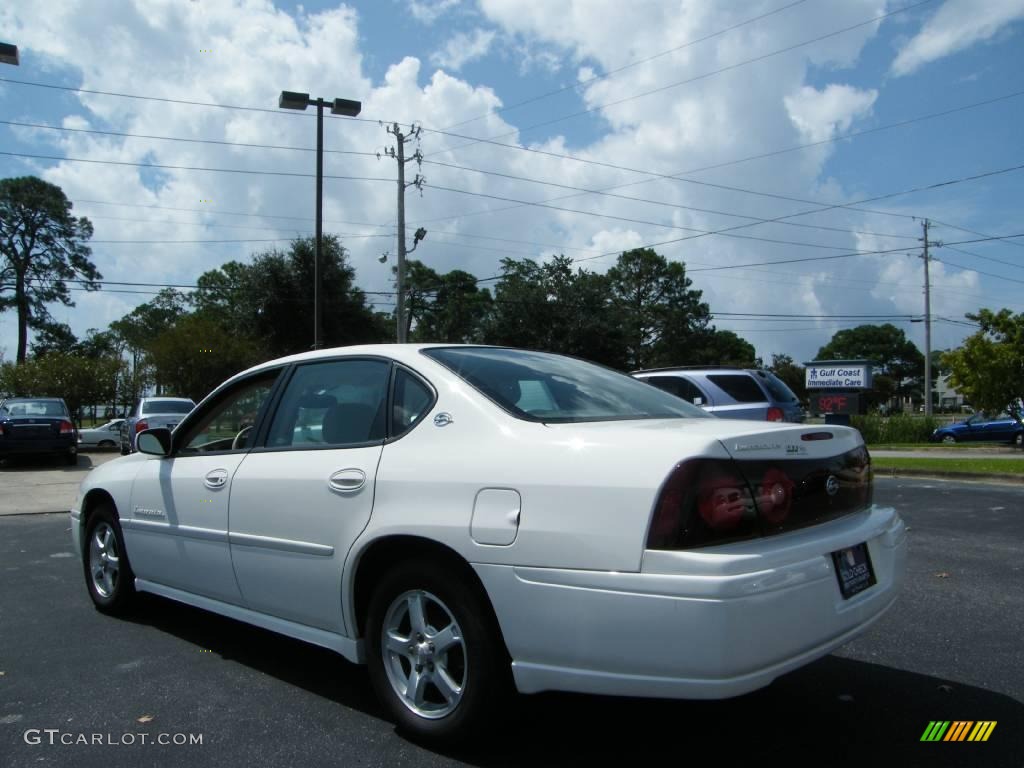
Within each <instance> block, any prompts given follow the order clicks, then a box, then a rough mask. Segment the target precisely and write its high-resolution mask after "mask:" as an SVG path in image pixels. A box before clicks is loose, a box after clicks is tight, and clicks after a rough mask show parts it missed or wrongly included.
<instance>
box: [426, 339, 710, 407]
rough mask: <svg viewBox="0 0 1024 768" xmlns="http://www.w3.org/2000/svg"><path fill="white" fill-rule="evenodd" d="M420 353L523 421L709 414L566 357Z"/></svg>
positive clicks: (489, 351) (488, 351)
mask: <svg viewBox="0 0 1024 768" xmlns="http://www.w3.org/2000/svg"><path fill="white" fill-rule="evenodd" d="M423 354H425V355H427V356H428V357H431V358H433V359H434V360H436V361H437V362H439V363H441V364H442V365H443V366H445V367H446V368H449V369H450V370H452V371H453V372H454V373H456V374H457V375H458V376H460V377H461V378H463V379H465V380H466V381H467V382H469V383H470V384H471V385H472V386H473V387H474V388H475V389H477V390H479V391H480V392H481V393H482V394H484V395H486V396H487V397H488V398H490V399H491V400H493V401H494V402H495V403H497V404H498V405H500V406H501V407H502V408H504V409H505V410H506V411H508V412H509V413H511V414H512V415H513V416H516V417H518V418H520V419H525V420H528V421H542V422H548V423H562V422H576V421H614V420H619V419H679V418H697V419H703V418H710V417H709V415H708V414H707V413H705V412H704V411H703V410H702V409H701V408H697V407H696V406H693V405H690V404H689V403H687V402H684V401H682V400H680V399H679V398H677V397H673V396H672V395H670V394H668V393H666V392H662V391H661V390H660V389H656V388H655V387H652V386H650V385H648V384H646V383H644V382H642V381H637V380H636V379H633V378H631V377H629V376H626V375H625V374H623V373H618V372H616V371H613V370H611V369H609V368H603V367H601V366H599V365H594V364H593V363H587V362H584V361H582V360H576V359H573V358H571V357H563V356H561V355H552V354H548V353H545V352H527V351H524V350H517V349H494V348H488V347H444V348H435V349H425V350H423Z"/></svg>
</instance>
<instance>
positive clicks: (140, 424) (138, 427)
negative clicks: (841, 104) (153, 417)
mask: <svg viewBox="0 0 1024 768" xmlns="http://www.w3.org/2000/svg"><path fill="white" fill-rule="evenodd" d="M144 429H149V422H148V421H146V420H145V419H139V420H138V421H136V422H135V434H136V435H137V434H139V432H142V431H143V430H144Z"/></svg>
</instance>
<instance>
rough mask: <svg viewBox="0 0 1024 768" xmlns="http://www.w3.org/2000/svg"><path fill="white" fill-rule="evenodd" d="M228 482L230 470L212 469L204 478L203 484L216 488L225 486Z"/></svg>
mask: <svg viewBox="0 0 1024 768" xmlns="http://www.w3.org/2000/svg"><path fill="white" fill-rule="evenodd" d="M227 482H228V471H227V470H226V469H211V470H210V471H209V472H207V473H206V477H204V478H203V485H205V486H206V487H207V488H212V489H214V490H216V489H217V488H223V487H224V486H225V485H226V484H227Z"/></svg>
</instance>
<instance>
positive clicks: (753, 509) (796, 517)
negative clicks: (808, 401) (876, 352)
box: [647, 446, 872, 550]
mask: <svg viewBox="0 0 1024 768" xmlns="http://www.w3.org/2000/svg"><path fill="white" fill-rule="evenodd" d="M871 501H872V476H871V460H870V457H869V456H868V453H867V451H866V450H865V449H864V448H863V446H862V447H859V448H855V449H854V450H852V451H848V452H846V453H844V454H840V455H838V456H830V457H827V458H821V459H783V460H775V461H757V460H732V459H727V460H721V459H690V460H688V461H684V462H681V463H680V464H677V465H676V466H675V467H674V468H673V470H672V472H671V473H670V474H669V476H668V478H667V479H666V480H665V483H664V484H663V485H662V488H661V492H660V493H659V494H658V499H657V502H656V503H655V505H654V514H653V516H652V518H651V525H650V528H649V530H648V533H647V548H648V549H669V550H672V549H694V548H697V547H707V546H713V545H716V544H724V543H726V542H730V541H739V540H743V539H749V538H754V537H757V536H772V535H775V534H779V533H784V532H786V531H792V530H796V529H798V528H803V527H806V526H808V525H816V524H818V523H823V522H825V521H827V520H832V519H835V518H836V517H839V516H842V515H846V514H850V513H853V512H857V511H859V510H862V509H865V508H866V507H869V506H870V505H871Z"/></svg>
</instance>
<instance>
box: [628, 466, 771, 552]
mask: <svg viewBox="0 0 1024 768" xmlns="http://www.w3.org/2000/svg"><path fill="white" fill-rule="evenodd" d="M759 533H760V526H759V524H758V520H757V508H756V507H755V506H754V498H753V494H751V492H750V486H749V485H747V482H746V480H744V479H743V476H742V475H741V474H740V472H739V471H738V470H737V469H736V467H735V464H734V462H732V461H731V460H719V459H691V460H690V461H684V462H682V463H681V464H677V465H676V467H675V468H674V469H673V470H672V473H671V474H670V475H669V477H668V479H667V480H666V481H665V484H664V485H663V486H662V489H661V493H660V494H659V495H658V501H657V503H656V504H655V507H654V516H653V518H652V519H651V526H650V530H649V531H648V534H647V548H648V549H688V548H690V547H702V546H708V545H711V544H720V543H722V542H725V541H736V540H738V539H746V538H751V537H753V536H757V535H758V534H759Z"/></svg>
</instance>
